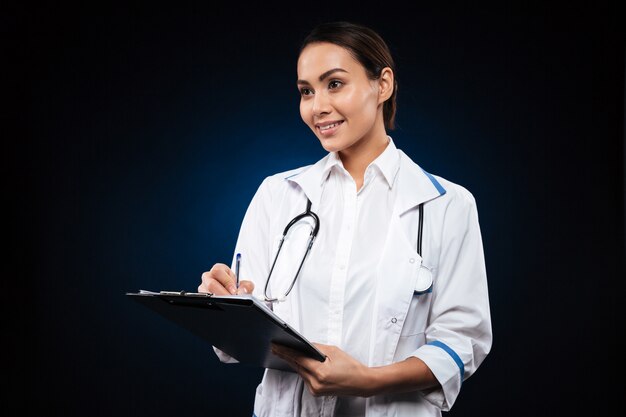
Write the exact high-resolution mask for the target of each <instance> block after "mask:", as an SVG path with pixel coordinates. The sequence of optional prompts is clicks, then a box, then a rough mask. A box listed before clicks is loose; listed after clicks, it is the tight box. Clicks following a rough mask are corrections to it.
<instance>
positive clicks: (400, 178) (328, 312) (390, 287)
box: [216, 139, 491, 417]
mask: <svg viewBox="0 0 626 417" xmlns="http://www.w3.org/2000/svg"><path fill="white" fill-rule="evenodd" d="M442 183H443V184H445V185H446V186H445V188H444V186H443V185H442ZM307 198H309V199H310V200H311V202H312V208H311V209H312V211H314V212H315V213H317V214H318V216H319V218H320V230H319V233H318V237H317V239H316V241H315V242H314V244H313V247H312V250H311V252H310V254H309V257H308V258H307V260H306V262H305V264H304V267H303V269H302V271H301V273H300V275H299V277H298V279H297V281H296V284H295V285H294V288H293V290H292V291H291V293H290V294H289V295H288V296H287V297H286V299H285V301H283V302H280V303H275V304H274V311H275V312H276V313H277V314H278V315H279V316H281V317H282V318H283V319H284V320H286V321H287V322H289V323H290V325H292V326H293V327H295V328H296V329H297V330H298V331H299V332H301V333H302V334H303V335H304V336H305V337H306V338H307V339H309V340H311V341H313V342H319V343H324V344H332V345H337V346H339V347H340V348H342V349H343V350H345V351H346V352H347V353H349V354H350V355H352V356H353V357H355V358H356V359H357V360H359V361H361V362H362V363H364V364H366V365H369V366H380V365H385V364H389V363H392V362H396V361H399V360H403V359H405V358H407V357H409V356H417V357H419V358H420V359H422V360H424V362H425V363H426V364H427V365H428V366H429V367H430V368H431V370H432V371H433V373H434V374H435V376H436V377H437V379H438V380H439V382H440V383H441V385H442V389H439V390H435V391H433V392H430V393H429V394H427V395H426V394H422V393H417V392H414V393H407V394H398V395H387V396H374V397H371V398H369V399H364V398H358V397H340V398H337V397H318V398H315V397H313V396H311V394H309V392H308V390H307V389H306V387H304V384H303V383H302V380H301V379H300V378H299V376H298V375H297V374H292V373H288V372H281V371H276V370H267V371H266V373H265V375H264V378H263V382H262V383H261V384H260V385H259V388H258V389H257V397H256V400H255V415H256V416H257V417H262V416H265V415H271V416H290V417H293V416H299V415H303V416H304V415H307V416H308V415H324V416H344V415H345V416H348V415H377V414H378V413H379V412H377V411H376V410H377V409H379V410H383V409H384V410H387V411H389V410H390V409H393V408H395V411H396V412H397V415H425V416H431V415H439V410H440V409H443V410H446V409H449V407H450V406H451V405H452V403H453V402H454V399H455V398H456V396H457V395H458V391H459V389H460V386H461V379H462V378H463V377H467V376H469V374H471V373H472V372H473V371H474V370H475V369H476V367H478V365H479V364H480V362H482V360H483V358H484V356H485V355H486V354H487V352H488V351H489V348H490V345H491V325H490V318H489V306H488V297H487V288H486V274H485V268H484V260H483V254H482V242H481V240H480V232H479V229H478V221H477V216H476V212H475V202H474V201H473V197H472V196H471V194H470V193H469V192H468V191H467V190H465V189H463V188H462V187H460V186H458V185H455V184H452V183H450V182H449V181H445V180H443V179H441V178H439V177H437V178H435V177H433V176H431V175H430V174H427V173H425V172H424V171H421V169H419V167H417V165H415V164H414V163H412V161H410V159H408V157H406V155H404V154H403V153H402V152H401V151H399V150H397V149H396V147H395V144H394V143H393V141H392V140H391V139H390V142H389V145H388V146H387V148H386V149H385V151H384V152H383V153H382V154H381V155H380V156H379V157H378V158H377V159H376V160H375V161H373V162H372V163H371V164H370V165H369V166H368V168H367V169H366V171H365V177H364V182H363V186H362V187H361V189H360V190H358V192H357V190H356V185H355V183H354V181H353V179H352V178H351V177H350V175H349V174H348V173H347V172H346V170H345V169H344V168H343V165H342V163H341V160H340V158H339V157H338V155H337V154H335V153H331V154H329V155H327V156H326V157H325V158H323V159H322V160H321V161H319V162H318V163H317V164H315V165H313V166H310V167H304V168H301V169H298V170H293V171H289V172H286V173H281V174H277V175H274V176H272V177H269V178H267V179H266V180H265V181H264V182H263V184H262V185H261V187H260V188H259V190H258V192H257V194H256V195H255V197H254V198H253V201H252V202H251V204H250V207H249V209H248V211H247V213H246V216H245V218H244V222H243V223H242V228H241V231H240V235H239V239H238V242H237V247H236V250H235V253H241V254H242V261H241V269H240V273H241V279H246V280H252V281H254V282H255V291H254V295H256V296H258V297H260V298H263V296H264V294H263V289H264V287H265V281H266V279H267V276H268V273H269V268H270V265H271V263H272V261H273V260H274V255H275V253H276V250H277V248H278V242H279V241H280V238H281V237H282V233H283V230H284V227H285V226H286V225H287V223H289V221H290V220H291V219H292V218H293V217H295V216H296V215H298V214H300V213H302V212H303V211H304V209H305V207H306V202H307ZM418 202H427V203H426V204H425V205H424V207H425V222H424V242H423V249H424V250H423V252H424V253H423V254H424V259H422V257H421V256H419V255H418V254H417V252H416V251H415V250H416V241H417V216H416V215H415V213H416V206H417V204H415V203H418ZM453 203H454V204H453ZM452 206H454V207H452ZM459 215H460V218H457V217H459ZM444 220H445V221H444ZM309 223H310V222H309V220H304V221H300V222H298V223H296V225H294V227H293V228H292V230H291V232H290V233H289V234H288V236H287V238H286V240H285V243H284V245H283V248H282V250H281V254H280V257H279V259H278V262H277V264H276V267H275V269H274V272H273V273H272V277H271V280H270V283H269V288H270V291H269V292H270V294H268V295H270V296H272V297H281V296H282V295H283V294H284V292H285V291H286V289H287V288H288V287H289V285H290V284H291V282H292V280H293V277H294V275H295V272H296V270H297V267H298V265H299V263H300V260H301V259H302V256H303V254H304V251H305V249H306V240H307V238H308V235H309V231H310V226H309ZM444 229H448V230H444ZM470 232H471V233H470ZM468 236H469V237H471V239H468ZM459 245H460V246H459ZM446 251H449V253H444V252H446ZM459 251H462V252H464V253H463V256H461V255H460V254H459ZM443 255H446V259H444V258H442V256H443ZM468 255H469V257H468ZM466 258H467V260H466ZM444 264H445V266H444ZM463 264H466V265H464V266H463ZM440 265H441V266H444V267H443V268H438V266H440ZM461 267H463V268H462V269H459V268H461ZM442 270H444V271H446V273H448V271H450V272H454V275H455V276H454V284H455V285H454V286H452V285H448V282H446V281H451V280H450V279H446V278H438V277H437V273H438V272H440V271H442ZM423 273H431V274H432V275H433V276H434V280H435V284H434V285H433V293H428V294H416V293H415V292H414V291H413V287H414V286H415V283H416V280H417V277H418V275H419V274H423ZM438 279H439V280H440V281H441V284H439V283H438V282H437V280H438ZM469 288H471V290H469V291H467V290H468V289H469ZM459 291H460V292H461V293H459ZM466 305H467V306H466ZM437 318H439V319H437ZM429 320H430V321H429ZM427 333H431V334H432V335H433V337H432V338H430V337H429V335H428V334H427ZM431 339H432V340H431ZM435 339H436V340H435ZM426 342H429V343H430V344H426ZM216 351H217V350H216ZM217 352H218V355H219V356H220V358H221V359H222V360H224V361H228V360H229V359H228V358H227V357H225V356H224V355H223V354H222V353H221V352H219V351H217Z"/></svg>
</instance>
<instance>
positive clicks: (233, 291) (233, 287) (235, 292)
mask: <svg viewBox="0 0 626 417" xmlns="http://www.w3.org/2000/svg"><path fill="white" fill-rule="evenodd" d="M228 291H229V292H230V293H231V294H237V288H235V286H234V285H229V286H228Z"/></svg>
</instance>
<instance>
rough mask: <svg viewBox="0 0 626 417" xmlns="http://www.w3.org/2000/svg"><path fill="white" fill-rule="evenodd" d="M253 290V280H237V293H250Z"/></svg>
mask: <svg viewBox="0 0 626 417" xmlns="http://www.w3.org/2000/svg"><path fill="white" fill-rule="evenodd" d="M253 290H254V282H252V281H239V289H238V290H237V295H243V294H252V291H253Z"/></svg>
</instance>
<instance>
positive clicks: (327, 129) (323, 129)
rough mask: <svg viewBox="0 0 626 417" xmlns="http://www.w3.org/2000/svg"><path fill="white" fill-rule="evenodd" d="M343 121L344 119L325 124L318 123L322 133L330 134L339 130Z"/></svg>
mask: <svg viewBox="0 0 626 417" xmlns="http://www.w3.org/2000/svg"><path fill="white" fill-rule="evenodd" d="M343 122H344V121H343V120H340V121H338V122H333V123H330V124H327V125H323V126H321V125H317V128H318V129H319V131H320V133H321V134H322V135H329V134H332V133H334V132H335V131H336V130H337V128H338V127H339V126H340V125H341V124H343Z"/></svg>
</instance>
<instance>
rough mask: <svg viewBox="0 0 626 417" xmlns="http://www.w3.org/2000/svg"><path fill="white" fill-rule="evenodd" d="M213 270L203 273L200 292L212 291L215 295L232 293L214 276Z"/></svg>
mask: <svg viewBox="0 0 626 417" xmlns="http://www.w3.org/2000/svg"><path fill="white" fill-rule="evenodd" d="M213 274H214V273H213V272H212V271H208V272H205V273H204V274H202V284H200V286H199V287H198V292H204V293H211V294H215V295H230V293H229V292H228V290H226V288H224V286H223V285H222V284H221V283H220V282H219V281H217V280H215V279H214V278H213Z"/></svg>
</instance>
